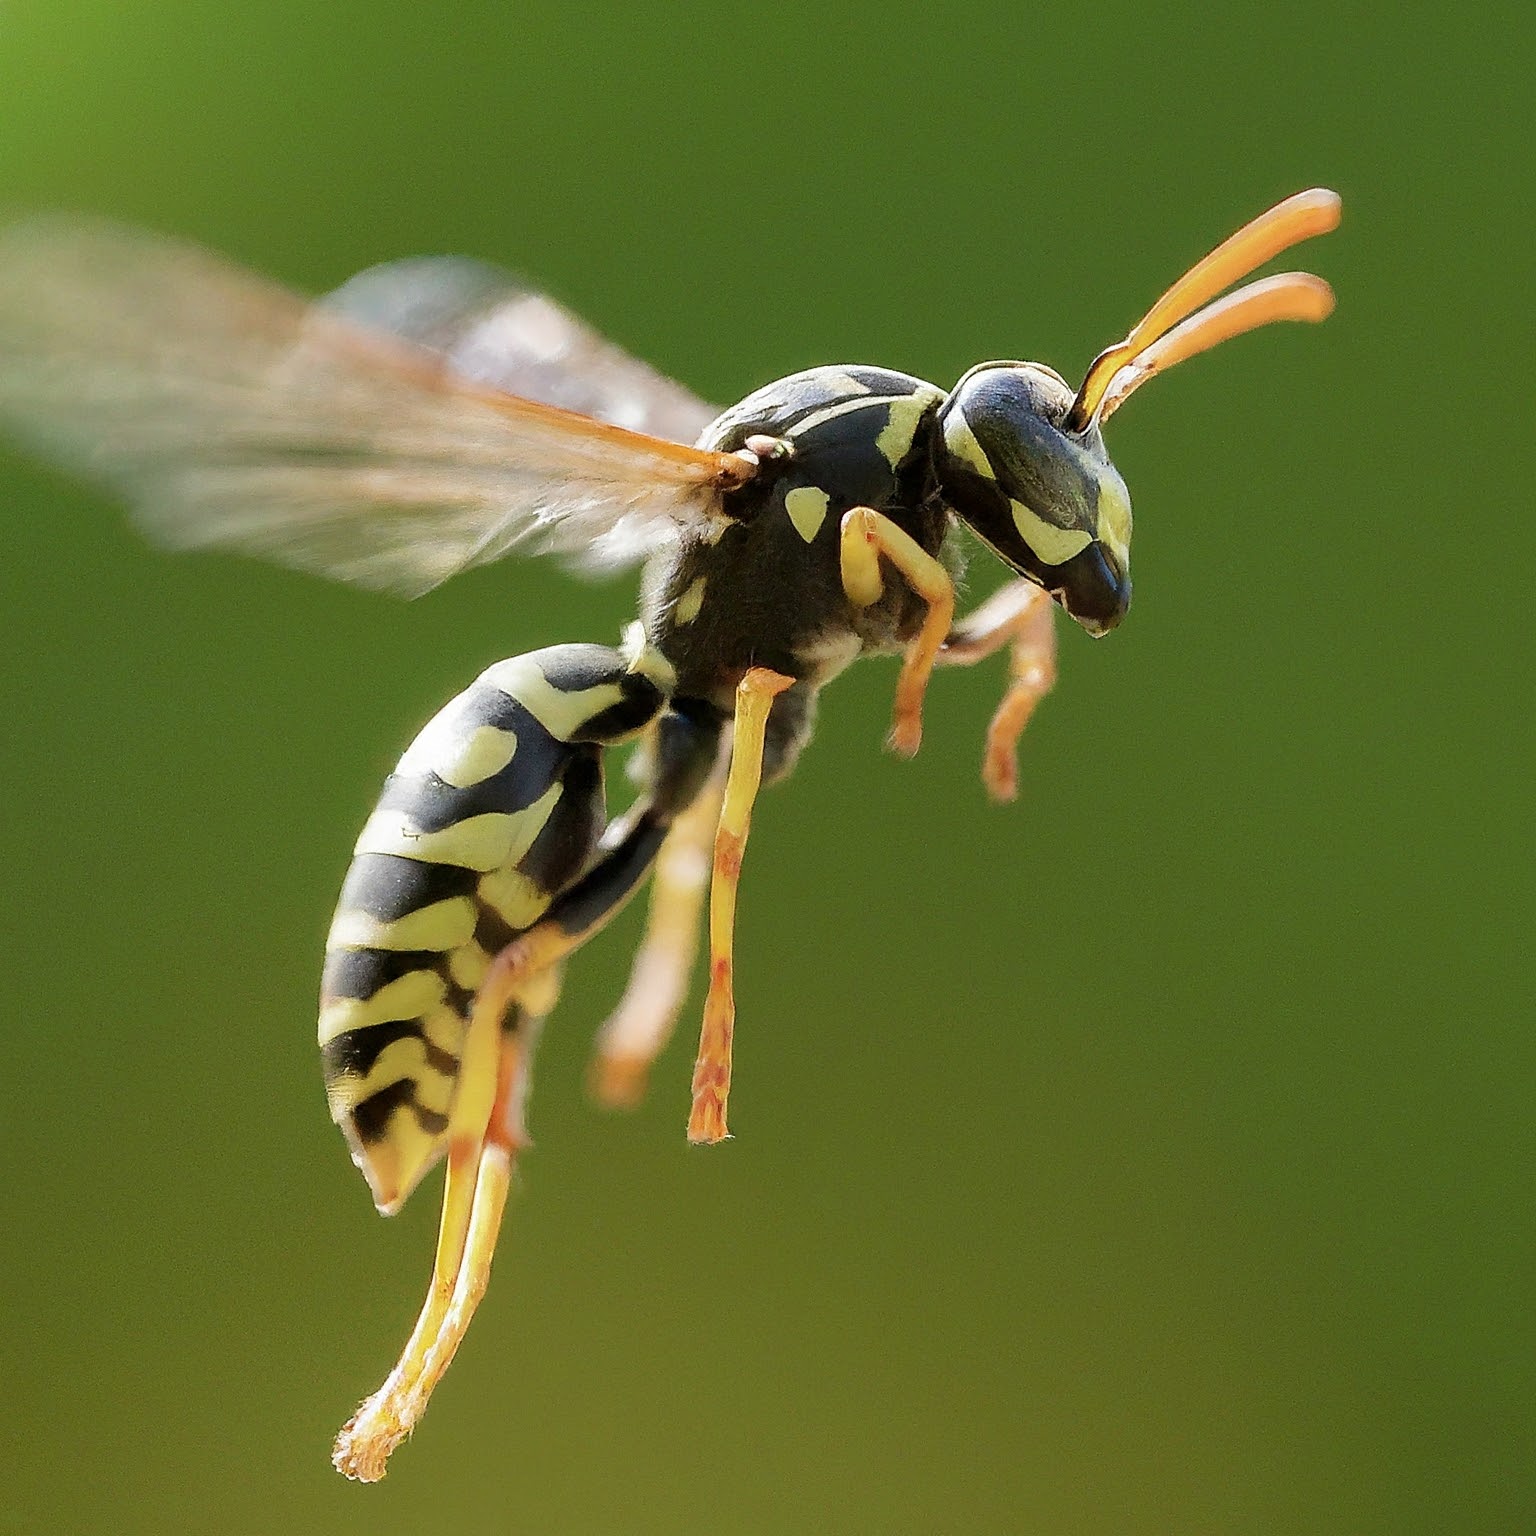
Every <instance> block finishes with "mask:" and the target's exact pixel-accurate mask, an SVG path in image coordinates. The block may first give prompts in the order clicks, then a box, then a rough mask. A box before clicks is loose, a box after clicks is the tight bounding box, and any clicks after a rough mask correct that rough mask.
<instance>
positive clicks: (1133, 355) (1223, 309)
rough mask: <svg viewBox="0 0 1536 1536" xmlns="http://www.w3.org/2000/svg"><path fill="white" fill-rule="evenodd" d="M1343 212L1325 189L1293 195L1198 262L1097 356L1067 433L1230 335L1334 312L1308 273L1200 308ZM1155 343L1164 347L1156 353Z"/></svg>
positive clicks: (1328, 295)
mask: <svg viewBox="0 0 1536 1536" xmlns="http://www.w3.org/2000/svg"><path fill="white" fill-rule="evenodd" d="M1342 206H1343V205H1342V203H1341V201H1340V198H1339V195H1338V193H1337V192H1330V191H1329V190H1328V189H1327V188H1326V187H1314V188H1312V190H1311V191H1308V192H1298V193H1296V194H1295V195H1294V196H1292V197H1288V198H1286V199H1285V201H1284V202H1282V203H1277V204H1276V205H1275V206H1274V207H1273V208H1271V209H1270V210H1269V211H1268V212H1267V213H1261V214H1260V215H1259V216H1258V218H1256V219H1254V220H1253V221H1252V222H1251V223H1248V224H1245V225H1243V227H1242V228H1241V229H1240V230H1238V232H1237V233H1236V234H1235V235H1232V236H1231V237H1230V238H1228V239H1226V240H1223V241H1222V243H1221V244H1220V245H1218V246H1217V247H1216V249H1215V250H1214V251H1212V252H1211V253H1210V255H1209V256H1207V257H1205V258H1204V259H1203V260H1201V261H1197V262H1196V263H1195V265H1194V266H1192V267H1191V268H1190V269H1189V271H1188V272H1186V273H1185V274H1184V276H1183V277H1181V278H1180V279H1179V280H1178V282H1176V283H1175V284H1174V285H1173V286H1172V287H1171V288H1170V289H1169V290H1168V291H1167V292H1166V293H1165V294H1164V295H1163V296H1162V298H1160V299H1159V300H1158V301H1157V302H1156V303H1155V304H1154V305H1153V306H1152V307H1151V309H1149V310H1148V311H1147V312H1146V314H1145V315H1143V316H1142V317H1141V319H1140V320H1139V321H1137V323H1136V325H1135V326H1134V327H1133V328H1132V330H1131V333H1130V334H1129V335H1128V336H1127V337H1126V338H1125V340H1124V341H1121V342H1117V343H1116V344H1115V345H1114V346H1112V347H1106V348H1105V349H1104V351H1102V352H1101V353H1099V355H1098V356H1097V357H1096V358H1094V360H1093V362H1092V363H1091V364H1090V365H1089V368H1088V372H1087V374H1086V376H1085V377H1084V379H1083V385H1082V388H1081V389H1079V390H1078V392H1077V398H1076V399H1075V400H1074V401H1073V402H1072V406H1071V409H1070V410H1068V412H1067V416H1066V420H1065V422H1064V423H1063V426H1064V428H1065V430H1066V431H1068V432H1081V431H1083V430H1084V429H1085V428H1086V427H1087V426H1088V425H1089V423H1090V422H1092V421H1094V420H1095V419H1096V418H1098V419H1102V417H1101V412H1102V415H1108V414H1109V410H1110V409H1113V407H1109V405H1108V399H1109V396H1110V395H1111V393H1113V394H1114V404H1115V406H1118V405H1120V404H1121V403H1123V402H1124V401H1125V400H1126V399H1127V398H1128V397H1129V395H1130V394H1131V392H1132V391H1133V390H1134V389H1135V388H1136V387H1137V386H1138V385H1140V384H1143V383H1145V382H1146V380H1147V379H1149V378H1150V377H1151V376H1152V375H1153V374H1154V373H1157V372H1160V371H1162V370H1164V369H1168V368H1171V367H1172V366H1173V365H1174V364H1175V363H1178V362H1182V361H1183V360H1184V359H1185V358H1186V357H1193V356H1195V354H1196V353H1198V352H1204V351H1205V350H1207V348H1210V347H1214V346H1215V345H1216V344H1217V343H1218V342H1221V341H1226V340H1227V339H1228V338H1229V337H1232V336H1239V335H1241V334H1242V333H1243V332H1244V331H1251V330H1254V329H1255V328H1257V327H1258V326H1261V325H1268V324H1270V323H1271V321H1275V320H1321V319H1323V318H1324V317H1325V316H1326V315H1327V314H1328V313H1329V312H1330V311H1331V310H1332V309H1333V294H1332V290H1330V289H1329V287H1328V285H1327V284H1326V283H1325V282H1323V280H1322V279H1321V278H1317V277H1312V276H1311V275H1310V274H1309V273H1305V272H1288V273H1285V274H1283V276H1281V277H1277V278H1266V279H1264V280H1262V281H1260V282H1257V283H1251V284H1249V285H1247V286H1246V287H1244V288H1240V289H1238V291H1237V292H1236V293H1233V294H1229V295H1228V296H1227V297H1226V298H1225V299H1223V300H1221V302H1220V303H1219V304H1212V305H1211V306H1210V308H1209V309H1203V310H1202V309H1201V306H1202V305H1205V304H1206V303H1207V302H1208V301H1209V300H1211V299H1214V298H1215V297H1216V296H1217V295H1218V294H1219V293H1221V291H1222V290H1223V289H1224V288H1229V287H1231V285H1232V284H1233V283H1235V282H1236V281H1237V280H1238V279H1239V278H1242V277H1246V276H1247V275H1248V274H1249V273H1250V272H1252V271H1253V270H1254V269H1255V268H1256V267H1261V266H1263V264H1264V263H1265V262H1266V261H1269V260H1271V259H1272V258H1273V257H1275V256H1278V255H1279V254H1280V252H1281V251H1284V250H1289V249H1290V247H1291V246H1293V245H1295V244H1297V243H1298V242H1299V241H1302V240H1309V239H1311V238H1312V236H1313V235H1322V234H1326V233H1327V232H1328V231H1329V230H1330V229H1336V228H1337V227H1338V223H1339V213H1340V210H1341V208H1342ZM1196 311H1199V313H1196ZM1181 321H1183V322H1184V323H1183V324H1180V322H1181ZM1159 342H1164V343H1165V344H1164V346H1162V347H1161V348H1159V347H1158V346H1157V344H1158V343H1159ZM1149 363H1150V366H1147V365H1148V364H1149ZM1122 371H1132V377H1131V378H1130V379H1129V380H1128V381H1127V382H1125V383H1124V384H1123V385H1118V386H1117V385H1116V376H1117V375H1118V374H1120V373H1121V372H1122ZM1112 386H1114V388H1113V389H1112Z"/></svg>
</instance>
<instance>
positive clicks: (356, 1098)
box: [320, 645, 663, 1211]
mask: <svg viewBox="0 0 1536 1536" xmlns="http://www.w3.org/2000/svg"><path fill="white" fill-rule="evenodd" d="M662 702H663V695H662V693H661V691H660V689H659V688H658V687H657V686H656V684H655V683H654V682H653V681H652V680H651V679H650V678H648V677H646V676H644V675H641V674H640V673H638V672H635V671H630V670H629V669H628V664H627V663H626V660H625V658H624V657H623V656H622V655H621V654H620V653H619V652H618V651H615V650H611V649H609V648H608V647H606V646H596V645H570V646H556V647H552V648H551V649H549V650H546V651H537V652H533V653H531V654H530V655H527V656H520V657H515V658H513V659H512V660H510V661H502V662H498V663H497V664H496V665H495V666H493V667H491V668H489V669H488V670H487V671H485V672H484V673H482V674H481V676H480V677H479V678H477V679H476V680H475V682H474V683H473V684H472V685H471V686H470V687H469V688H468V689H466V690H465V692H463V693H461V694H460V695H459V696H458V697H457V698H456V699H454V700H453V701H452V702H451V703H449V704H448V705H447V706H446V707H445V708H443V709H442V710H441V711H440V712H439V713H438V714H437V715H436V716H434V717H433V719H432V720H431V721H429V722H428V724H427V725H426V727H425V728H424V729H423V730H422V732H421V734H420V735H419V736H418V737H417V738H416V740H415V741H414V742H412V744H411V745H410V747H409V748H408V749H407V751H406V753H405V755H404V757H402V758H401V759H400V762H399V764H398V766H397V767H396V769H395V771H394V773H392V774H391V775H390V777H389V779H388V780H387V781H386V783H385V785H384V793H383V795H382V797H381V798H380V800H379V803H378V806H377V808H376V809H375V810H374V812H373V814H372V816H370V817H369V818H368V823H367V825H366V826H365V827H364V828H363V831H362V835H361V836H360V837H359V838H358V841H357V846H356V849H355V850H354V858H353V862H352V866H351V869H350V870H349V871H348V874H347V878H346V882H345V884H344V885H343V886H342V891H341V897H340V900H339V902H338V904H337V909H336V916H335V918H334V919H333V921H332V924H331V932H330V937H329V939H328V940H327V944H326V961H325V973H324V979H323V981H322V985H321V1003H320V1045H321V1049H322V1053H323V1060H324V1067H325V1081H326V1094H327V1097H328V1098H329V1100H330V1104H331V1114H332V1117H333V1118H334V1119H335V1120H336V1122H337V1123H338V1124H339V1125H340V1126H341V1127H342V1129H343V1131H344V1132H345V1133H346V1137H347V1141H348V1143H349V1144H350V1146H351V1149H352V1156H353V1160H354V1161H355V1162H356V1163H357V1165H358V1167H359V1168H360V1169H361V1170H362V1172H363V1174H364V1176H365V1177H366V1178H367V1180H368V1184H369V1187H370V1188H371V1189H372V1191H373V1196H374V1200H375V1202H376V1203H377V1204H378V1206H379V1208H380V1209H381V1210H384V1211H393V1210H395V1209H397V1208H398V1207H399V1205H400V1203H401V1202H402V1201H403V1200H404V1199H405V1197H406V1196H407V1195H408V1194H409V1193H410V1191H411V1189H412V1188H413V1187H414V1186H415V1184H416V1183H417V1181H418V1180H419V1179H420V1178H421V1177H422V1175H423V1174H424V1173H426V1172H427V1170H428V1169H429V1168H430V1167H431V1166H432V1164H433V1163H434V1162H435V1161H436V1160H437V1158H438V1156H439V1155H440V1154H441V1152H442V1149H443V1136H444V1132H445V1131H446V1129H447V1126H448V1115H449V1111H450V1109H451V1107H452V1103H453V1098H454V1093H455V1090H456V1087H457V1078H458V1063H459V1052H460V1049H461V1047H462V1043H463V1038H464V1032H465V1028H466V1026H467V1023H468V1017H469V1010H470V1006H471V1004H472V1002H473V1000H474V995H475V990H476V988H477V987H478V986H479V984H480V981H481V978H482V977H483V976H484V974H485V971H486V967H487V966H488V965H489V964H490V961H491V958H492V956H494V955H495V953H496V952H497V951H498V950H499V949H501V948H502V946H503V945H505V944H506V943H507V942H508V941H509V940H510V939H511V938H513V937H514V936H515V935H516V934H517V933H519V932H521V931H522V930H523V929H526V928H528V927H530V926H531V925H532V924H533V923H535V922H536V921H537V920H538V919H539V917H540V916H541V915H542V913H543V912H544V910H545V909H546V908H547V907H548V906H549V904H550V902H551V901H552V900H553V899H554V897H555V896H557V895H558V894H559V893H560V892H561V891H562V890H563V889H564V888H565V887H566V886H568V885H569V884H570V883H571V882H572V881H573V880H575V879H576V877H577V876H578V875H580V874H581V872H582V871H583V869H584V868H585V867H586V865H587V864H588V863H589V861H590V859H591V856H592V852H593V849H594V847H595V845H596V841H597V837H598V835H599V833H600V832H601V830H602V826H603V813H604V807H603V777H602V766H601V762H600V760H599V749H600V744H606V743H608V742H611V741H613V740H616V739H620V738H622V737H623V736H624V735H627V734H629V733H631V732H633V731H635V730H638V729H639V728H640V727H642V726H644V725H645V724H646V723H647V722H648V721H649V720H650V719H651V718H652V717H653V716H654V715H655V714H656V712H657V711H658V710H659V709H660V707H661V704H662Z"/></svg>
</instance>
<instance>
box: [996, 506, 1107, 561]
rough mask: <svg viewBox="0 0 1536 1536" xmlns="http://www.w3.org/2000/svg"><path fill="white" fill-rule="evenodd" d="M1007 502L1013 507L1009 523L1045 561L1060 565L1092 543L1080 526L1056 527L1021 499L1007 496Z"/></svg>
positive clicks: (1091, 537)
mask: <svg viewBox="0 0 1536 1536" xmlns="http://www.w3.org/2000/svg"><path fill="white" fill-rule="evenodd" d="M1008 505H1009V506H1010V507H1012V508H1013V525H1014V527H1015V528H1017V529H1018V530H1019V536H1020V537H1021V538H1022V539H1023V540H1024V542H1025V543H1026V544H1028V545H1029V547H1030V548H1031V549H1032V550H1034V552H1035V553H1036V554H1037V555H1039V557H1040V558H1041V560H1043V561H1044V562H1045V563H1046V564H1047V565H1064V564H1065V563H1066V562H1067V561H1068V560H1070V559H1071V558H1072V556H1073V555H1075V554H1078V553H1080V552H1081V551H1082V550H1085V549H1087V548H1088V546H1089V545H1090V544H1092V543H1093V535H1092V534H1091V533H1087V532H1085V531H1084V530H1083V529H1081V528H1058V527H1057V526H1056V524H1055V523H1048V522H1046V520H1045V519H1044V518H1043V517H1041V516H1040V514H1039V513H1038V512H1033V511H1031V510H1030V509H1029V508H1028V507H1026V506H1025V505H1024V503H1023V502H1022V501H1013V500H1010V501H1009V503H1008Z"/></svg>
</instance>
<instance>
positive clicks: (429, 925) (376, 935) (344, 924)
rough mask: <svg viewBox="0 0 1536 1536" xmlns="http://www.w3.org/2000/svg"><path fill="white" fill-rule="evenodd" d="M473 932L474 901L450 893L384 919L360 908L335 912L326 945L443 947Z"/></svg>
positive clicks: (461, 941)
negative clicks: (400, 915) (388, 919)
mask: <svg viewBox="0 0 1536 1536" xmlns="http://www.w3.org/2000/svg"><path fill="white" fill-rule="evenodd" d="M474 932H475V904H474V902H473V901H472V900H471V899H470V898H469V897H468V896H450V897H448V898H446V899H445V900H443V901H434V902H433V903H432V904H431V905H430V906H427V907H418V908H417V909H416V911H414V912H407V913H406V914H405V916H404V917H397V918H395V920H394V921H393V922H388V923H384V922H380V921H379V919H378V918H376V917H370V916H369V915H368V914H367V913H366V912H363V911H358V910H351V911H346V912H338V913H337V914H336V916H335V919H334V920H333V921H332V923H331V932H330V937H329V938H328V939H327V940H326V948H327V949H430V950H436V951H445V950H450V949H457V948H458V947H459V945H460V944H464V943H467V942H468V941H469V939H471V938H472V937H473V936H474Z"/></svg>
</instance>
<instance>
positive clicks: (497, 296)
mask: <svg viewBox="0 0 1536 1536" xmlns="http://www.w3.org/2000/svg"><path fill="white" fill-rule="evenodd" d="M320 302H321V304H322V305H323V306H324V307H325V308H326V309H327V310H330V311H331V312H332V313H334V314H340V315H345V316H346V317H347V318H348V319H351V320H354V321H356V322H357V323H358V324H360V325H363V326H366V327H368V328H370V329H372V330H378V331H388V332H389V333H390V334H391V335H392V336H399V337H401V338H402V339H404V340H406V341H409V342H413V343H414V344H415V345H417V346H421V347H426V348H428V349H430V350H431V351H433V352H436V353H437V354H438V355H439V356H440V357H441V358H442V359H443V361H444V363H445V364H446V365H447V366H448V367H449V368H451V369H452V370H453V371H454V372H455V373H457V374H458V375H460V377H462V378H466V379H473V380H474V381H475V382H476V383H479V384H489V385H491V386H492V387H493V388H495V389H501V390H505V391H506V392H507V393H508V394H510V395H522V396H524V397H525V398H526V399H529V400H542V401H543V402H544V403H545V404H546V405H558V406H561V407H563V408H564V409H565V410H568V411H580V412H581V414H582V415H583V416H593V417H595V418H596V419H597V420H598V421H606V422H608V423H610V424H611V425H613V426H615V427H626V428H628V430H629V431H631V432H648V433H650V434H651V435H652V436H654V437H666V438H670V439H672V441H673V442H678V443H691V442H694V441H695V440H696V439H697V438H698V436H699V434H700V433H701V432H703V430H704V428H705V427H707V426H708V425H709V423H710V422H711V421H713V420H714V418H715V417H716V416H718V415H719V414H720V410H719V407H718V406H713V405H707V404H706V403H705V402H704V401H702V400H700V399H699V398H698V396H697V395H694V394H692V393H690V392H689V391H688V390H686V389H684V388H683V386H682V385H681V384H677V383H674V382H673V381H672V380H671V379H669V378H667V376H666V375H665V374H662V373H658V372H657V371H656V370H655V369H654V368H652V367H650V366H649V364H646V363H642V362H641V361H640V360H639V359H638V358H634V357H631V356H630V355H629V354H628V353H627V352H625V351H623V350H622V349H621V348H619V347H616V346H614V344H613V343H612V342H610V341H606V340H604V339H603V337H601V336H599V335H598V333H597V332H596V331H594V330H593V329H592V328H591V326H589V325H586V324H585V323H584V322H582V321H581V320H578V319H577V318H576V316H575V315H573V314H572V313H571V312H570V310H568V309H566V308H564V307H563V306H562V305H560V304H557V303H556V302H555V301H554V300H553V299H551V298H550V297H549V296H548V295H547V294H543V293H540V292H538V291H537V290H536V289H533V288H530V287H529V286H528V285H527V284H526V283H524V282H522V281H521V280H520V279H518V278H517V277H515V276H514V275H513V274H512V273H510V272H505V271H503V270H502V269H501V268H500V267H494V266H491V265H490V264H489V263H488V262H483V261H472V260H470V259H469V258H468V257H464V256H413V257H408V258H407V259H406V260H404V261H390V262H385V263H384V264H382V265H381V266H377V267H369V268H368V270H367V271H366V272H359V273H358V275H357V276H356V277H354V278H352V279H351V280H350V281H348V282H346V283H344V284H343V285H342V286H341V287H340V288H338V289H337V290H336V291H335V292H334V293H332V294H328V295H327V296H326V297H325V298H324V299H322V300H321V301H320Z"/></svg>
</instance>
